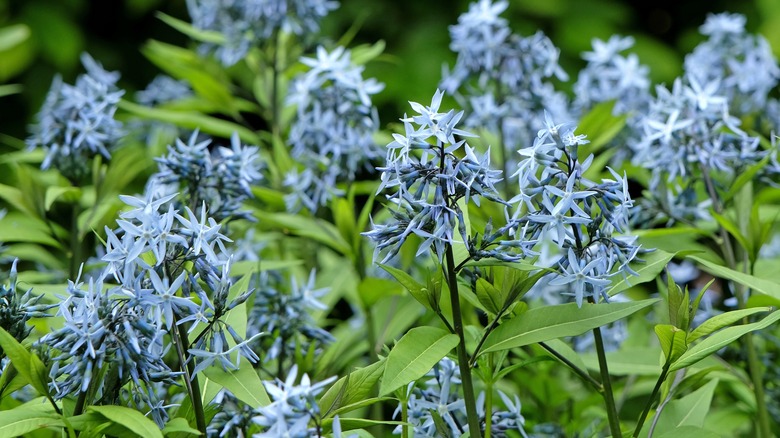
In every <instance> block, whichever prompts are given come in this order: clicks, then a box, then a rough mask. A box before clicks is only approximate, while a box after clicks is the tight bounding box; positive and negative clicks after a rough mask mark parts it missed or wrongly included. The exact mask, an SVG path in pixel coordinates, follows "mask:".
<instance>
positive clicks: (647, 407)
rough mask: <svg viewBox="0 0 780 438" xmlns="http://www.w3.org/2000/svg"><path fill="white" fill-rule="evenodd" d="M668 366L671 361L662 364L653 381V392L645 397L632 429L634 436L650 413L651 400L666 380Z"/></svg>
mask: <svg viewBox="0 0 780 438" xmlns="http://www.w3.org/2000/svg"><path fill="white" fill-rule="evenodd" d="M669 366H671V363H666V364H664V367H663V369H662V370H661V375H660V376H658V381H656V382H655V387H654V388H653V392H652V393H651V394H650V398H648V399H647V404H646V405H645V409H644V410H643V411H642V415H641V416H640V417H639V421H638V422H637V424H636V429H634V435H633V436H634V438H636V437H638V436H639V432H641V431H642V426H644V424H645V420H647V415H648V414H650V408H652V406H653V402H655V397H656V396H657V395H658V391H660V390H661V385H662V384H663V383H664V380H666V374H667V373H668V372H669Z"/></svg>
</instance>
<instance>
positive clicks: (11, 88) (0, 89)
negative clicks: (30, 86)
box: [0, 84, 24, 97]
mask: <svg viewBox="0 0 780 438" xmlns="http://www.w3.org/2000/svg"><path fill="white" fill-rule="evenodd" d="M22 90H24V87H22V86H21V85H19V84H4V85H0V97H3V96H10V95H11V94H17V93H21V92H22Z"/></svg>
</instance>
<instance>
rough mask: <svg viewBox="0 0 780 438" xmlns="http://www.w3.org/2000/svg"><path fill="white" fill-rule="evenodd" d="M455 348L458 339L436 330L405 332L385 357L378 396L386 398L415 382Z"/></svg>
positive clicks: (418, 329) (417, 329)
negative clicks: (385, 361) (387, 395)
mask: <svg viewBox="0 0 780 438" xmlns="http://www.w3.org/2000/svg"><path fill="white" fill-rule="evenodd" d="M456 345H458V335H455V334H452V333H450V332H448V331H446V330H443V329H440V328H436V327H416V328H413V329H411V330H409V332H407V333H406V334H405V335H404V336H403V337H402V338H401V339H400V340H399V341H398V343H397V344H395V346H394V347H393V349H392V350H390V354H389V355H388V356H387V364H386V365H385V372H384V374H383V375H382V383H381V385H380V386H379V395H380V396H382V395H385V394H389V393H391V392H393V391H395V390H396V389H398V388H400V387H402V386H404V385H406V384H408V383H409V382H411V381H414V380H417V379H419V378H420V377H422V376H424V375H425V373H427V372H428V371H430V370H431V368H433V366H434V365H436V364H437V363H438V362H439V361H440V360H441V359H442V358H443V357H444V356H446V355H447V353H449V352H450V351H451V350H452V349H453V348H455V346H456Z"/></svg>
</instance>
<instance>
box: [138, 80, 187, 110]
mask: <svg viewBox="0 0 780 438" xmlns="http://www.w3.org/2000/svg"><path fill="white" fill-rule="evenodd" d="M193 95H194V94H193V91H192V87H190V84H189V83H187V82H186V81H182V80H176V79H174V78H172V77H170V76H168V75H157V76H155V77H154V79H152V81H151V82H149V84H148V85H147V86H146V88H145V89H143V90H141V91H139V92H137V93H135V100H136V101H138V103H140V104H141V105H146V106H157V105H160V104H164V103H168V102H174V101H177V100H181V99H185V98H188V97H192V96H193Z"/></svg>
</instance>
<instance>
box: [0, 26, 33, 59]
mask: <svg viewBox="0 0 780 438" xmlns="http://www.w3.org/2000/svg"><path fill="white" fill-rule="evenodd" d="M30 35H31V33H30V28H29V27H27V25H26V24H21V23H19V24H12V25H10V26H5V27H3V28H1V29H0V52H3V51H6V50H8V49H11V48H13V47H14V46H18V45H19V44H22V43H23V42H24V41H26V40H27V39H28V38H30Z"/></svg>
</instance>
